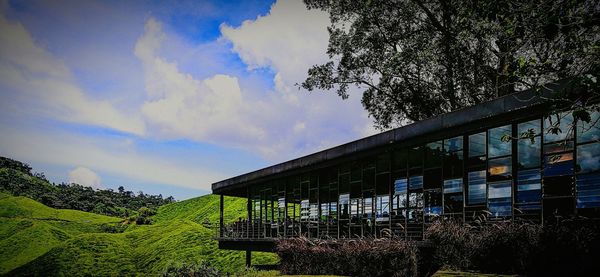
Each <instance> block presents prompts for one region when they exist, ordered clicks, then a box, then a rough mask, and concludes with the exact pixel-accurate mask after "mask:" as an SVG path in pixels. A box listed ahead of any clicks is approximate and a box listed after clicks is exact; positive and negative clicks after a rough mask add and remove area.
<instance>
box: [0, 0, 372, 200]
mask: <svg viewBox="0 0 600 277" xmlns="http://www.w3.org/2000/svg"><path fill="white" fill-rule="evenodd" d="M0 3H1V4H0V155H1V156H8V157H11V158H14V159H17V160H21V161H24V162H27V163H29V164H31V165H32V166H33V168H34V171H37V172H44V173H45V174H46V176H47V177H48V178H49V179H50V180H51V181H53V182H56V183H59V182H77V183H82V184H85V185H89V186H92V187H94V188H113V189H115V188H116V187H118V186H119V185H123V186H125V187H126V188H127V189H130V190H133V191H136V192H137V191H140V190H142V191H144V192H147V193H154V194H158V193H162V194H163V195H173V196H175V198H177V199H186V198H190V197H194V196H198V195H202V194H206V193H209V192H210V184H211V183H213V182H215V181H219V180H222V179H226V178H229V177H233V176H236V175H239V174H242V173H246V172H248V171H252V170H256V169H259V168H262V167H265V166H269V165H271V164H274V163H278V162H282V161H286V160H289V159H292V158H295V157H298V156H301V155H305V154H310V153H312V152H315V151H318V150H321V149H324V148H328V147H331V146H335V145H338V144H341V143H345V142H347V141H351V140H354V139H358V138H360V137H363V136H365V135H367V134H371V133H373V129H372V128H371V120H370V119H369V118H368V117H367V114H366V112H365V111H364V110H363V108H362V107H361V105H360V99H359V97H357V95H354V97H350V99H349V100H346V101H343V100H341V99H340V98H339V97H337V96H336V95H335V93H321V92H312V93H308V92H307V91H304V90H302V89H299V88H298V86H296V85H295V84H296V83H300V82H302V81H303V80H304V78H305V77H306V72H307V69H308V68H309V67H310V66H311V65H313V64H318V63H321V62H323V61H325V60H326V59H327V56H326V55H325V50H326V47H327V39H328V34H327V30H326V26H327V25H328V17H327V15H326V14H324V13H322V12H320V11H308V10H306V8H305V7H304V5H303V4H302V3H301V1H296V0H290V1H283V0H279V1H276V2H270V1H239V2H227V1H218V0H217V1H188V2H186V1H180V2H177V3H176V4H175V3H174V2H172V1H98V2H96V1H4V2H0Z"/></svg>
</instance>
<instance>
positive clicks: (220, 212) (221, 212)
mask: <svg viewBox="0 0 600 277" xmlns="http://www.w3.org/2000/svg"><path fill="white" fill-rule="evenodd" d="M220 197H221V198H220V201H219V237H223V228H224V226H223V202H224V198H223V194H221V195H220Z"/></svg>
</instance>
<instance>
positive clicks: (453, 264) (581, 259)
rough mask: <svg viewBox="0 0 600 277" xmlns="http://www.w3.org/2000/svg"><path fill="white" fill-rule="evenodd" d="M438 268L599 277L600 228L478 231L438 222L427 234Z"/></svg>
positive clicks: (561, 225) (492, 227) (513, 225)
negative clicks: (597, 275) (597, 276)
mask: <svg viewBox="0 0 600 277" xmlns="http://www.w3.org/2000/svg"><path fill="white" fill-rule="evenodd" d="M425 235H426V239H427V240H429V241H430V242H431V244H432V245H433V246H434V254H433V257H434V264H435V266H438V267H442V268H448V269H455V270H477V271H480V272H487V273H496V274H525V275H528V276H593V275H595V274H597V272H600V263H598V262H597V257H600V224H599V222H597V221H590V220H586V219H580V220H565V221H560V222H556V223H553V224H547V225H544V226H542V225H539V224H532V223H527V222H498V223H494V224H487V225H482V226H480V227H478V228H474V227H470V226H466V225H462V224H460V223H457V222H452V221H446V222H437V223H434V224H433V225H431V226H430V227H429V228H428V229H427V231H426V232H425Z"/></svg>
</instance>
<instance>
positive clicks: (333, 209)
mask: <svg viewBox="0 0 600 277" xmlns="http://www.w3.org/2000/svg"><path fill="white" fill-rule="evenodd" d="M329 218H330V219H336V218H337V203H336V202H330V203H329Z"/></svg>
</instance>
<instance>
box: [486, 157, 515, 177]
mask: <svg viewBox="0 0 600 277" xmlns="http://www.w3.org/2000/svg"><path fill="white" fill-rule="evenodd" d="M488 165H489V169H488V172H489V175H490V181H496V180H503V179H510V178H511V176H512V158H511V157H506V158H499V159H493V160H490V161H489V163H488Z"/></svg>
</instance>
